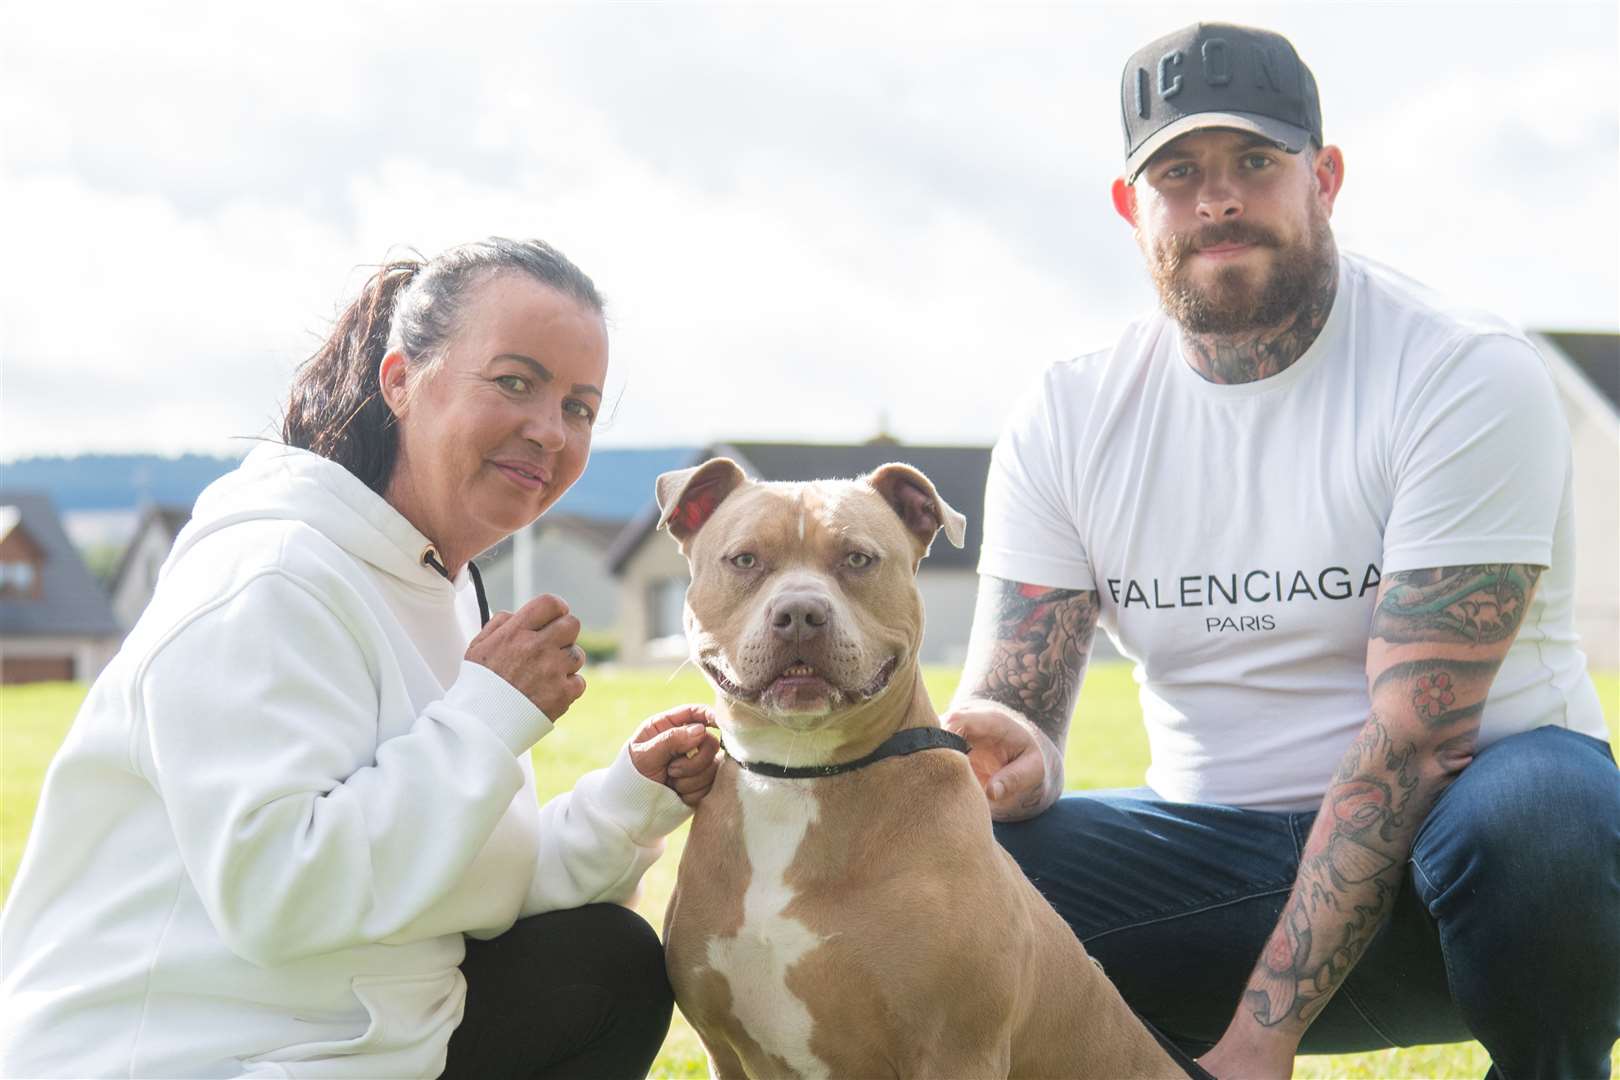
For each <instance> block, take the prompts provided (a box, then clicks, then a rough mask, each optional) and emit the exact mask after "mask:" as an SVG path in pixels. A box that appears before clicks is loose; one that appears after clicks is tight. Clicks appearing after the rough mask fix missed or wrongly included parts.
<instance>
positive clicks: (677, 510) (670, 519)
mask: <svg viewBox="0 0 1620 1080" xmlns="http://www.w3.org/2000/svg"><path fill="white" fill-rule="evenodd" d="M747 480H748V477H746V476H744V475H743V471H742V469H741V468H740V467H738V465H737V463H736V462H735V461H732V460H731V459H730V458H723V457H722V458H710V459H709V460H708V461H705V462H704V463H703V464H701V465H698V466H695V467H693V468H690V469H677V470H675V471H674V472H667V473H664V474H663V475H662V476H660V477H659V478H658V481H657V488H658V527H659V528H660V529H668V530H669V534H670V535H671V536H673V537H674V538H675V539H676V540H677V541H679V543H680V545H681V550H682V551H685V550H686V542H687V541H688V540H690V539H691V538H692V536H693V534H695V533H696V532H697V531H698V530H699V529H701V528H702V527H703V523H704V522H705V521H708V520H709V518H710V517H711V516H712V515H713V514H714V510H715V507H717V506H719V505H720V503H721V501H722V500H723V499H724V498H725V497H726V496H727V495H730V494H731V493H732V492H733V491H734V490H736V488H737V485H739V484H742V483H745V482H746V481H747Z"/></svg>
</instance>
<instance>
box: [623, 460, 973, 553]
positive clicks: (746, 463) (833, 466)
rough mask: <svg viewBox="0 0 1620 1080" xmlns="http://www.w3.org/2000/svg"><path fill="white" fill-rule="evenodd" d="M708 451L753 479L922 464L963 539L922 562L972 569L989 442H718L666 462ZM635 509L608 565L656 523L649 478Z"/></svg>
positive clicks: (938, 548)
mask: <svg viewBox="0 0 1620 1080" xmlns="http://www.w3.org/2000/svg"><path fill="white" fill-rule="evenodd" d="M711 457H729V458H731V459H732V460H733V461H735V462H736V463H737V464H738V465H741V466H742V470H743V472H745V473H747V474H748V475H749V476H751V477H753V478H754V479H756V480H786V481H804V480H823V479H828V478H832V477H855V476H860V475H862V474H863V473H868V472H871V471H872V470H873V469H875V468H877V467H878V466H879V465H886V464H888V463H889V462H891V461H902V462H905V463H906V464H908V465H911V466H913V467H915V468H917V469H919V470H921V471H922V473H923V474H924V475H926V476H927V477H928V479H930V480H932V481H933V482H934V487H935V488H937V489H938V490H939V494H940V496H941V497H942V498H943V499H944V500H945V501H946V502H948V503H950V504H951V505H952V506H953V507H955V508H956V509H957V510H959V511H961V512H962V513H963V514H965V515H967V519H968V525H967V540H966V543H965V544H964V545H963V547H961V548H960V549H958V548H955V547H952V546H951V545H950V544H948V543H946V542H945V541H943V540H940V541H938V542H936V543H935V544H934V546H933V548H932V549H931V552H930V554H929V556H928V558H927V560H926V561H925V562H924V563H923V565H924V566H925V567H930V568H933V569H936V570H941V569H952V568H954V569H966V570H971V569H973V568H974V567H975V566H976V565H977V564H978V560H979V546H980V544H981V543H982V542H983V539H984V532H983V525H982V523H981V521H980V518H981V517H982V516H983V510H984V485H985V479H986V477H987V476H988V475H989V472H990V448H989V447H987V446H908V445H904V444H901V443H895V442H890V441H874V442H871V443H864V444H858V445H850V444H828V443H764V442H727V443H716V444H714V445H712V446H710V447H708V448H706V449H703V450H700V451H698V452H697V453H695V454H692V455H691V456H690V457H688V458H687V459H686V460H685V461H683V462H681V463H680V464H679V465H676V466H672V468H686V467H689V466H692V465H697V464H699V463H700V462H703V461H707V460H708V459H709V458H711ZM642 499H643V502H642V507H641V511H640V512H639V513H638V514H637V515H636V517H635V519H634V520H633V521H631V523H630V524H629V525H627V526H625V528H624V530H623V531H622V532H621V533H619V538H618V539H617V540H616V541H614V544H613V546H612V547H611V548H610V549H609V550H608V553H607V561H608V568H609V569H610V570H612V571H613V573H614V574H618V573H620V572H622V570H623V568H624V564H625V563H626V562H628V561H629V560H630V556H631V555H633V554H634V553H635V552H636V550H637V549H639V548H640V547H641V545H642V544H643V543H644V542H645V541H646V539H647V537H648V536H649V535H650V534H651V533H652V532H653V530H654V529H655V528H656V527H657V525H658V504H657V502H656V500H655V499H654V498H653V485H652V484H651V483H648V484H647V487H646V489H645V490H644V491H643V493H642Z"/></svg>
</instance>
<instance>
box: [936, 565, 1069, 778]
mask: <svg viewBox="0 0 1620 1080" xmlns="http://www.w3.org/2000/svg"><path fill="white" fill-rule="evenodd" d="M1096 629H1097V593H1096V591H1095V590H1090V589H1088V590H1085V591H1080V590H1078V589H1049V588H1047V587H1046V586H1044V585H1024V584H1021V583H1019V582H1016V581H1007V580H1005V579H1003V578H996V577H981V578H980V579H979V599H978V605H977V607H976V608H975V609H974V612H973V632H972V635H971V636H970V637H969V639H968V655H967V664H966V666H965V667H964V668H963V670H962V682H961V684H960V685H959V687H958V689H957V692H956V701H957V702H958V703H959V707H960V705H961V704H965V703H967V702H970V701H974V700H977V701H993V702H996V703H998V704H1001V705H1005V706H1007V707H1008V708H1010V709H1012V710H1014V711H1015V712H1017V713H1019V714H1020V715H1022V716H1023V717H1024V718H1025V719H1026V720H1028V721H1029V722H1030V723H1032V724H1034V725H1035V726H1036V727H1037V728H1039V729H1040V730H1041V731H1042V732H1043V733H1044V734H1045V735H1046V737H1047V738H1049V739H1051V740H1052V742H1053V744H1054V745H1056V746H1057V748H1058V749H1059V750H1061V749H1062V748H1063V743H1064V740H1065V739H1066V738H1067V736H1068V732H1069V718H1070V717H1071V716H1072V715H1073V714H1074V702H1075V698H1076V697H1077V696H1078V695H1079V692H1080V680H1081V677H1082V676H1083V675H1084V674H1085V670H1086V661H1087V660H1088V659H1090V656H1091V639H1092V635H1093V634H1094V633H1095V632H1096Z"/></svg>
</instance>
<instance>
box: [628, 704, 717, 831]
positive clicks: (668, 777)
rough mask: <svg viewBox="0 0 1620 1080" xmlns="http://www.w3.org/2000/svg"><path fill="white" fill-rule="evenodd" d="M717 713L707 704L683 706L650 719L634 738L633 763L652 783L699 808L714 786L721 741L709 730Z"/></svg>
mask: <svg viewBox="0 0 1620 1080" xmlns="http://www.w3.org/2000/svg"><path fill="white" fill-rule="evenodd" d="M713 726H714V711H713V710H712V709H710V708H709V707H708V706H707V705H682V706H680V707H679V708H674V709H670V710H669V711H668V712H661V713H659V714H658V715H657V716H652V717H648V718H647V720H645V721H644V722H643V723H642V725H641V726H640V727H639V728H637V729H636V733H635V734H634V735H632V736H630V762H631V764H633V765H634V766H635V767H636V770H637V771H638V772H640V773H641V775H642V776H645V777H646V778H647V779H649V780H656V781H657V782H658V783H660V784H663V785H664V786H665V787H667V788H669V789H670V790H672V791H674V792H675V794H677V795H679V796H680V797H681V801H682V802H683V803H685V804H686V805H687V806H696V805H697V804H698V803H699V802H701V801H702V800H703V796H705V795H707V794H708V793H709V788H710V787H711V786H713V784H714V776H715V773H716V772H718V771H719V763H718V762H717V760H716V757H715V755H717V754H718V753H719V752H720V740H719V739H717V738H716V737H715V736H714V735H713V734H712V733H711V732H710V731H709V730H708V729H709V728H711V727H713Z"/></svg>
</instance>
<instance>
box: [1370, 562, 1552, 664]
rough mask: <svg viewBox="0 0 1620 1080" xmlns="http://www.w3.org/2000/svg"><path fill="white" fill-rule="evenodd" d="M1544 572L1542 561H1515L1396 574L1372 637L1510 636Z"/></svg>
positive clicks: (1484, 640)
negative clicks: (1541, 565) (1539, 562)
mask: <svg viewBox="0 0 1620 1080" xmlns="http://www.w3.org/2000/svg"><path fill="white" fill-rule="evenodd" d="M1540 576H1541V567H1539V566H1523V565H1518V564H1512V563H1494V564H1490V565H1486V566H1448V567H1445V568H1444V569H1439V570H1411V571H1408V572H1406V573H1403V574H1394V575H1391V578H1390V581H1391V584H1390V585H1389V586H1388V587H1387V588H1386V589H1385V590H1384V595H1383V598H1382V599H1381V600H1380V601H1379V603H1378V610H1377V611H1375V612H1374V613H1373V625H1372V636H1373V637H1375V638H1382V639H1383V640H1385V641H1387V642H1391V643H1397V642H1410V641H1435V642H1464V643H1468V644H1475V645H1487V644H1492V643H1494V642H1498V641H1506V640H1511V639H1512V637H1513V635H1514V634H1516V633H1518V631H1519V624H1520V623H1521V622H1523V621H1524V613H1525V609H1526V608H1527V607H1528V605H1529V599H1530V593H1531V591H1532V590H1534V589H1535V587H1536V580H1537V579H1538V578H1539V577H1540Z"/></svg>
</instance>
